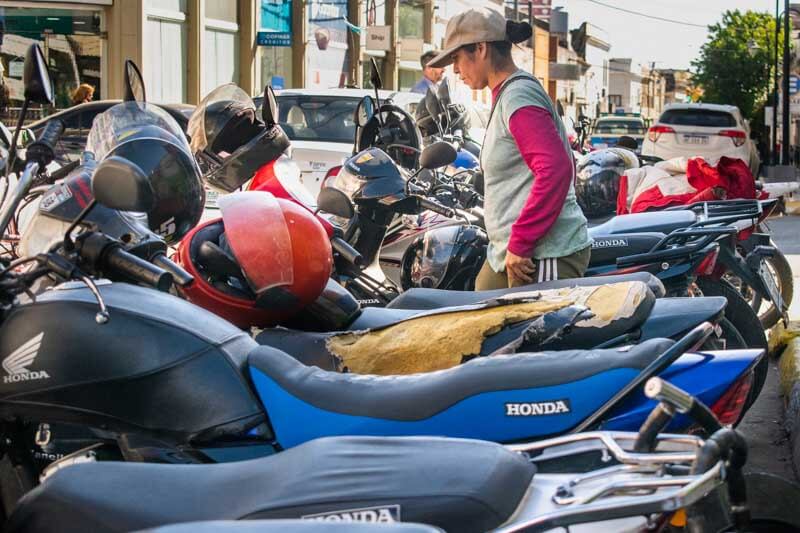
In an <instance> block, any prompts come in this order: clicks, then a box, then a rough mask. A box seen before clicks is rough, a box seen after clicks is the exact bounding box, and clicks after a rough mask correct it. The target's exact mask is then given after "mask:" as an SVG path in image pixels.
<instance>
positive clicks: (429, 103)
mask: <svg viewBox="0 0 800 533" xmlns="http://www.w3.org/2000/svg"><path fill="white" fill-rule="evenodd" d="M425 107H426V108H427V109H428V113H430V115H431V116H432V117H433V118H434V119H435V120H436V121H437V122H438V121H439V120H441V114H442V111H444V109H443V108H442V102H440V101H439V97H438V96H436V93H435V92H434V91H433V89H428V92H426V93H425Z"/></svg>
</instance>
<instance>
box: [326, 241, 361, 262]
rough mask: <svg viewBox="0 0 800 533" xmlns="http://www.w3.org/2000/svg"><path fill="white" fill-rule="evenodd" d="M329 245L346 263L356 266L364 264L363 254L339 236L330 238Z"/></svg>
mask: <svg viewBox="0 0 800 533" xmlns="http://www.w3.org/2000/svg"><path fill="white" fill-rule="evenodd" d="M331 247H332V248H333V250H334V251H335V252H336V253H337V254H339V256H340V257H341V258H342V259H344V260H345V261H347V262H348V263H350V264H352V265H355V266H357V267H362V266H364V256H363V255H361V254H360V253H358V250H356V249H355V248H353V247H352V246H350V244H349V243H348V242H347V241H346V240H344V239H342V238H341V237H333V238H331Z"/></svg>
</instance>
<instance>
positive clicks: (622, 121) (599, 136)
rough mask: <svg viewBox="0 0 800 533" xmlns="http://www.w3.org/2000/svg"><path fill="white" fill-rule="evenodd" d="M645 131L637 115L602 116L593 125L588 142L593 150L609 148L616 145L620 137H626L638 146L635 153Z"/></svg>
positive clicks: (640, 118)
mask: <svg viewBox="0 0 800 533" xmlns="http://www.w3.org/2000/svg"><path fill="white" fill-rule="evenodd" d="M646 131H647V126H645V124H644V120H643V119H642V117H641V116H639V114H638V113H637V114H614V115H603V116H601V117H600V118H598V119H597V121H596V122H595V123H594V128H592V134H591V136H590V137H589V142H590V143H591V145H592V148H593V149H595V150H599V149H602V148H611V147H613V146H616V145H617V141H618V140H619V138H620V137H622V136H623V135H627V136H628V137H631V138H633V139H635V140H636V142H637V143H638V145H639V148H638V149H637V150H636V152H639V151H641V149H642V142H643V141H644V134H645V132H646Z"/></svg>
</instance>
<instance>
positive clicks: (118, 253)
mask: <svg viewBox="0 0 800 533" xmlns="http://www.w3.org/2000/svg"><path fill="white" fill-rule="evenodd" d="M102 262H103V267H104V270H107V271H113V272H114V273H116V274H118V275H120V276H122V277H125V278H129V279H131V280H134V281H137V282H139V283H143V284H145V285H150V286H152V287H155V288H156V289H158V290H160V291H168V290H169V288H170V286H172V282H173V277H172V274H170V273H169V272H167V271H166V270H164V269H162V268H160V267H157V266H156V265H154V264H152V263H148V262H147V261H145V260H144V259H140V258H138V257H136V256H135V255H133V254H130V253H128V252H126V251H125V250H123V249H122V248H120V247H119V246H113V247H111V248H110V249H109V250H107V251H106V253H105V254H104V255H103V259H102Z"/></svg>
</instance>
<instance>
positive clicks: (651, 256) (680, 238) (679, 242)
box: [616, 226, 737, 268]
mask: <svg viewBox="0 0 800 533" xmlns="http://www.w3.org/2000/svg"><path fill="white" fill-rule="evenodd" d="M736 233H737V229H736V228H733V227H729V226H723V227H720V228H718V227H710V228H709V227H700V228H694V227H688V228H680V229H676V230H675V231H673V232H672V233H670V234H669V235H667V236H665V237H664V238H662V239H661V240H660V241H658V242H657V243H656V244H655V245H653V247H652V248H651V249H650V251H648V252H645V253H641V254H633V255H626V256H623V257H619V258H617V261H616V265H617V267H619V268H624V267H628V266H635V265H641V264H643V263H655V262H657V261H670V260H673V259H680V258H683V257H686V256H689V255H692V254H696V253H698V252H701V251H702V252H704V253H705V252H706V250H705V249H706V248H707V247H708V246H709V245H711V244H713V243H714V242H715V241H717V240H719V239H720V238H723V237H728V236H732V235H735V234H736Z"/></svg>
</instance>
